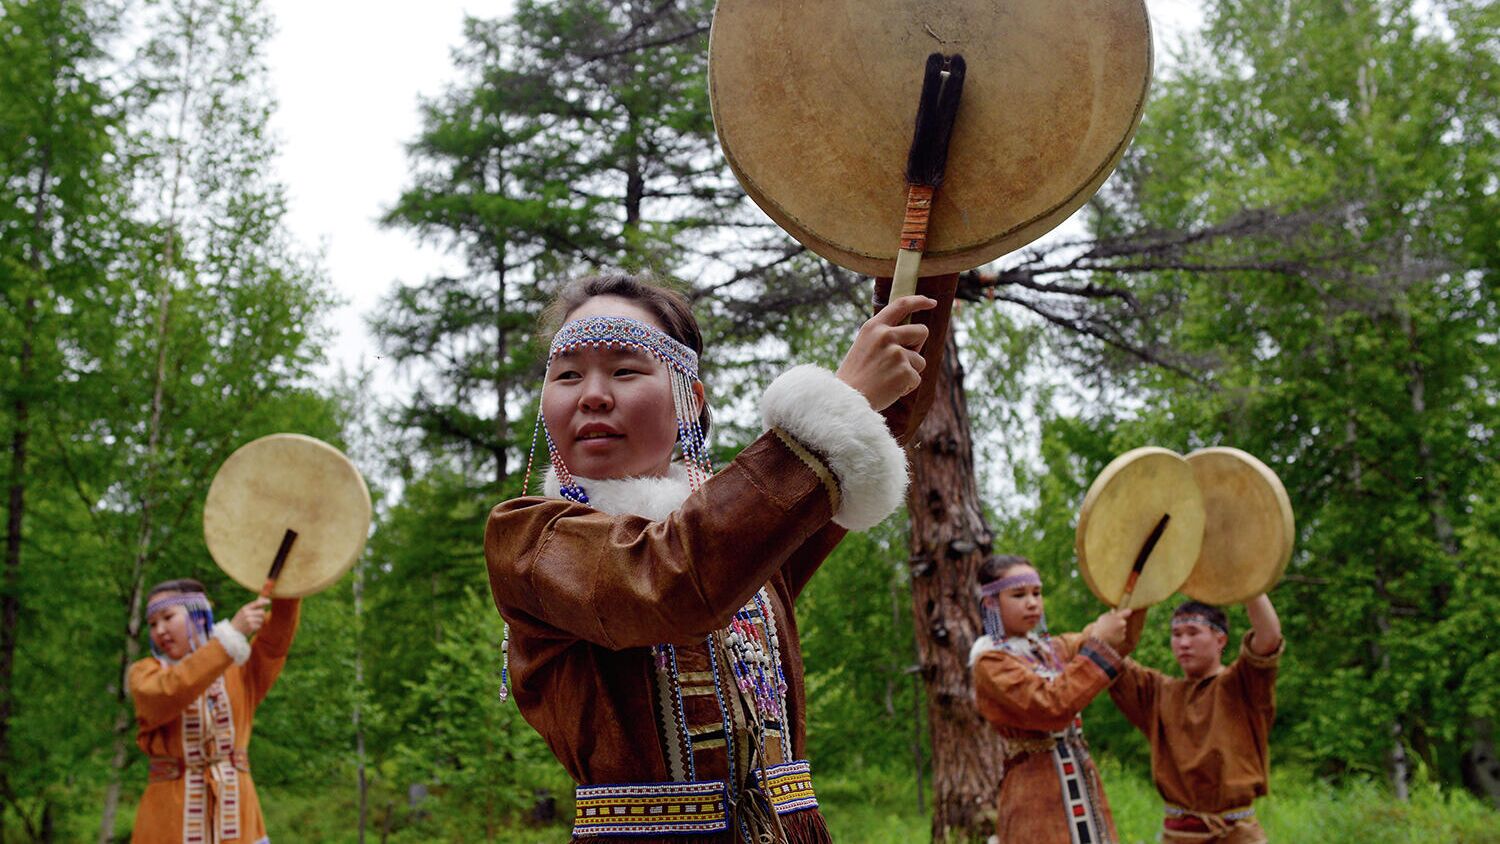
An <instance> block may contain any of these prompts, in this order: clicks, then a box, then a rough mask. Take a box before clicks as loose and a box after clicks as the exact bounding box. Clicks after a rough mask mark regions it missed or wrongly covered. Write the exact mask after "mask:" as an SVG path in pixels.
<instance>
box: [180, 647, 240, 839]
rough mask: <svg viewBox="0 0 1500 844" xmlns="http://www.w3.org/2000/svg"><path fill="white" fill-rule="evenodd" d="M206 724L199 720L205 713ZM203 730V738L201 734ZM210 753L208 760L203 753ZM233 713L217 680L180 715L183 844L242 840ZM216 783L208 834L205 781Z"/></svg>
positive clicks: (203, 719)
mask: <svg viewBox="0 0 1500 844" xmlns="http://www.w3.org/2000/svg"><path fill="white" fill-rule="evenodd" d="M205 707H206V708H207V709H208V710H209V713H210V716H209V718H208V719H205V718H204V717H203V710H204V708H205ZM205 727H207V730H208V731H207V733H206V734H205ZM209 747H211V748H212V754H210V753H208V752H206V749H207V748H209ZM235 756H236V748H235V746H234V710H233V709H232V707H231V706H230V703H229V693H228V692H227V691H226V690H225V688H224V678H223V677H222V676H220V677H219V678H218V679H216V680H214V682H213V685H211V686H209V687H208V691H207V692H205V693H204V694H203V696H202V697H200V698H198V699H197V700H195V701H193V702H192V703H191V704H189V705H188V708H187V709H186V710H184V711H183V713H182V758H183V786H182V788H183V804H182V840H183V844H208V842H209V841H211V840H212V841H224V840H230V839H235V838H239V837H240V776H239V772H238V771H237V770H236V765H235V762H234V760H235ZM209 777H213V779H214V781H215V782H216V783H218V786H219V787H218V806H217V807H216V809H217V810H216V811H215V812H214V813H213V814H214V815H215V816H217V819H218V824H217V829H216V830H215V832H216V833H217V834H216V835H215V836H214V837H213V838H212V839H210V837H209V829H208V818H209V811H208V797H209V793H208V792H209V789H208V778H209Z"/></svg>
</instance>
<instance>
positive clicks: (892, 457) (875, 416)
mask: <svg viewBox="0 0 1500 844" xmlns="http://www.w3.org/2000/svg"><path fill="white" fill-rule="evenodd" d="M761 414H762V417H763V418H764V421H765V426H766V428H767V429H768V430H769V429H775V428H779V429H781V431H783V432H785V433H786V434H788V435H789V436H791V437H792V438H793V439H795V440H796V441H797V442H799V443H801V444H802V445H804V446H805V447H807V448H808V449H810V450H812V451H813V452H816V453H817V454H818V455H819V456H821V457H822V458H823V459H825V460H826V461H827V463H828V468H829V469H831V470H832V471H833V475H834V477H835V478H836V479H837V480H838V487H839V495H840V498H841V499H842V500H841V501H840V502H839V507H838V509H837V511H836V512H835V513H834V517H833V521H834V523H836V524H838V525H839V526H841V527H845V528H848V529H849V530H867V529H869V528H872V527H874V526H875V525H878V524H880V523H881V522H882V521H885V518H886V517H887V516H889V515H890V514H892V513H894V512H896V509H897V508H898V507H900V506H901V502H902V501H904V500H905V499H906V452H904V451H902V449H901V446H899V445H897V444H896V440H895V438H894V437H892V436H891V434H890V431H889V430H887V429H886V425H885V420H884V419H883V418H881V416H880V414H879V413H876V412H875V410H874V408H872V407H870V403H869V401H867V400H866V399H865V397H864V396H863V395H861V394H860V393H859V391H857V390H855V389H854V388H853V387H850V386H849V385H848V384H845V383H844V382H842V381H840V380H839V379H838V378H837V377H835V376H834V374H833V373H832V372H829V371H828V370H826V369H823V368H822V367H819V366H812V365H804V366H798V367H794V368H792V369H790V370H787V371H786V372H785V373H783V374H782V376H781V377H780V378H777V379H776V380H775V381H774V382H772V383H771V386H770V387H768V388H766V393H765V396H764V398H762V399H761Z"/></svg>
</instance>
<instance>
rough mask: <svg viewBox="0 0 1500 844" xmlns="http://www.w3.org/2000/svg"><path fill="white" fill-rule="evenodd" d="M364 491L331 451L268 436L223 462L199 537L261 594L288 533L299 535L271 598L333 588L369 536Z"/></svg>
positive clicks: (290, 437)
mask: <svg viewBox="0 0 1500 844" xmlns="http://www.w3.org/2000/svg"><path fill="white" fill-rule="evenodd" d="M370 514H371V507H370V492H369V490H368V489H367V488H366V487H365V481H364V478H363V477H362V476H361V475H360V473H359V470H358V469H356V468H355V467H354V464H353V463H351V462H350V461H349V458H347V457H345V456H344V454H343V453H342V452H340V451H339V450H338V449H336V448H334V447H333V446H331V445H329V444H327V443H325V442H322V441H321V440H316V439H313V438H312V437H308V436H303V435H302V434H271V435H270V436H266V437H261V438H260V439H258V440H254V441H252V442H249V443H246V444H245V445H243V446H240V448H239V449H237V450H236V451H235V452H234V454H231V455H230V456H229V459H228V460H225V461H224V465H223V466H220V467H219V471H218V473H217V474H216V475H214V480H213V483H212V484H211V485H210V486H209V488H208V498H207V500H206V501H205V502H204V504H203V539H204V541H205V542H207V543H208V551H209V553H210V554H211V555H212V556H213V558H214V562H216V563H218V564H219V568H221V569H223V570H224V573H225V574H227V575H229V576H230V577H231V578H233V579H234V581H235V582H236V583H238V584H240V585H241V586H244V587H245V588H247V589H251V590H254V591H259V590H260V588H261V587H262V585H264V584H265V581H266V574H267V573H268V572H269V571H270V568H271V563H272V561H273V560H275V558H276V552H277V549H278V548H279V547H280V545H281V539H282V537H283V536H284V535H285V533H286V531H287V530H288V529H291V530H294V531H296V532H297V539H296V541H295V542H293V543H292V548H291V552H290V553H289V554H288V555H287V560H286V564H285V566H284V567H283V568H282V571H281V577H280V578H279V579H278V580H277V581H276V589H275V590H274V591H273V592H272V593H271V595H272V597H275V598H300V597H302V596H304V595H311V594H312V593H314V592H320V591H322V590H324V589H327V588H328V587H330V586H332V585H333V584H334V583H336V582H337V581H338V579H339V578H341V577H343V576H344V574H345V573H346V572H348V571H349V569H351V568H353V567H354V564H355V562H357V561H358V560H359V555H360V554H361V553H362V552H363V551H364V547H365V537H366V536H367V535H368V534H369V532H370Z"/></svg>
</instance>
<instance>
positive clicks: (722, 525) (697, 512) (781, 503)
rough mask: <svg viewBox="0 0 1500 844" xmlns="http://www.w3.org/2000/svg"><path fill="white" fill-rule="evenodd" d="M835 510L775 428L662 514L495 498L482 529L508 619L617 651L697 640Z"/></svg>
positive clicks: (499, 602) (500, 604) (745, 598)
mask: <svg viewBox="0 0 1500 844" xmlns="http://www.w3.org/2000/svg"><path fill="white" fill-rule="evenodd" d="M832 516H833V501H832V499H831V498H830V495H829V491H828V489H827V487H826V486H825V482H824V480H823V479H821V478H820V477H819V476H818V474H817V473H816V472H814V471H813V470H812V469H811V468H809V467H808V465H807V464H806V463H804V462H803V460H802V459H801V458H799V457H798V456H797V455H796V454H794V453H793V452H792V451H791V449H789V448H788V447H787V445H786V444H785V443H783V442H782V441H781V439H780V437H779V435H778V434H777V433H776V432H774V431H771V432H767V433H766V434H763V435H762V436H761V437H760V438H759V439H757V440H756V441H755V442H754V443H753V444H751V445H750V447H749V448H747V449H745V450H744V451H743V452H741V453H740V455H739V456H738V457H736V458H735V460H734V461H733V462H731V463H730V464H729V465H728V466H727V467H725V468H724V469H723V470H722V471H720V472H719V473H718V474H716V475H715V476H714V477H713V478H711V479H710V480H709V481H708V482H707V483H705V484H704V485H703V487H702V488H701V489H699V490H698V491H697V492H696V493H694V494H693V495H691V496H689V497H688V499H687V500H686V501H685V502H684V503H683V505H682V506H681V507H679V508H678V509H677V510H676V511H674V512H673V513H672V514H671V515H670V516H668V517H667V518H665V519H663V520H661V521H656V522H653V521H650V520H648V519H645V518H642V517H639V516H631V515H618V516H616V515H609V514H606V513H601V512H599V511H597V510H594V509H593V508H590V507H586V506H583V505H579V504H574V503H571V502H567V501H559V500H555V499H543V498H519V499H513V500H511V501H507V502H505V503H503V504H501V505H499V506H498V507H496V508H495V509H494V510H493V511H492V512H491V513H490V517H489V522H488V524H487V525H486V528H485V540H484V548H485V559H486V562H487V564H488V568H489V575H490V589H491V592H492V593H493V595H494V598H495V606H496V607H497V608H498V609H499V610H500V612H501V614H502V615H504V616H506V617H507V618H510V619H513V620H514V619H517V618H520V617H523V616H524V617H525V619H526V620H527V621H528V622H530V623H533V624H536V625H538V626H540V627H542V628H551V629H552V630H554V631H556V632H557V633H558V634H559V635H561V636H566V637H572V638H577V639H583V640H586V641H589V642H593V643H596V644H599V645H602V646H604V647H607V648H611V649H616V650H619V649H624V648H629V647H642V646H647V645H653V644H657V643H662V642H672V643H686V642H691V641H695V640H697V639H698V638H700V637H702V636H704V635H707V634H708V633H709V632H711V631H713V630H715V629H718V628H720V627H722V626H724V625H725V624H727V623H728V622H729V619H730V617H731V616H733V614H734V612H735V611H736V610H737V609H739V608H740V607H741V606H743V605H744V603H745V602H746V601H748V600H749V599H750V596H751V595H753V594H755V592H756V590H757V589H759V588H760V587H761V586H762V585H764V584H765V583H766V582H767V581H768V580H770V579H771V577H772V575H774V574H775V573H776V572H777V570H778V569H780V568H782V567H783V566H785V565H787V564H788V563H789V562H792V561H793V558H794V557H795V555H796V554H797V553H798V552H799V550H803V548H804V544H805V543H807V541H808V540H809V538H810V537H812V536H813V535H814V534H816V533H817V532H818V531H820V530H822V529H824V527H825V526H826V525H828V524H829V520H830V519H831V518H832ZM824 553H826V552H824ZM818 562H821V557H819V559H818ZM813 568H815V566H813ZM808 574H810V572H808ZM802 580H803V582H804V583H805V575H804V576H803V577H802Z"/></svg>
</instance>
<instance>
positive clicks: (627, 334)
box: [547, 316, 698, 380]
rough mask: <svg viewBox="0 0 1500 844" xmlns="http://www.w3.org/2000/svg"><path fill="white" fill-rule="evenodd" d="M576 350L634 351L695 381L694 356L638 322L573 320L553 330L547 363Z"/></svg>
mask: <svg viewBox="0 0 1500 844" xmlns="http://www.w3.org/2000/svg"><path fill="white" fill-rule="evenodd" d="M580 348H600V349H617V348H634V349H638V350H639V351H642V352H645V353H647V354H649V355H651V356H652V357H654V358H656V359H657V360H660V361H661V362H662V363H665V364H666V365H667V366H670V367H672V368H673V369H675V370H677V371H678V372H680V373H682V374H683V375H686V376H687V377H689V378H692V379H694V380H697V378H698V353H697V352H695V351H693V350H692V349H690V348H688V347H687V346H686V345H684V344H682V343H679V342H678V341H676V340H674V339H672V338H671V337H670V336H668V334H667V333H666V332H665V331H662V330H661V329H660V328H657V327H656V326H654V325H647V324H646V323H644V322H641V321H640V320H638V319H630V318H629V317H617V316H594V317H584V318H583V319H575V320H573V321H572V322H570V323H568V324H566V325H564V326H563V327H562V328H559V329H558V330H557V334H556V335H554V336H553V337H552V348H551V350H550V351H548V352H547V363H548V364H551V363H552V360H553V358H556V357H557V356H558V355H561V354H567V353H568V352H572V351H576V350H578V349H580Z"/></svg>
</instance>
